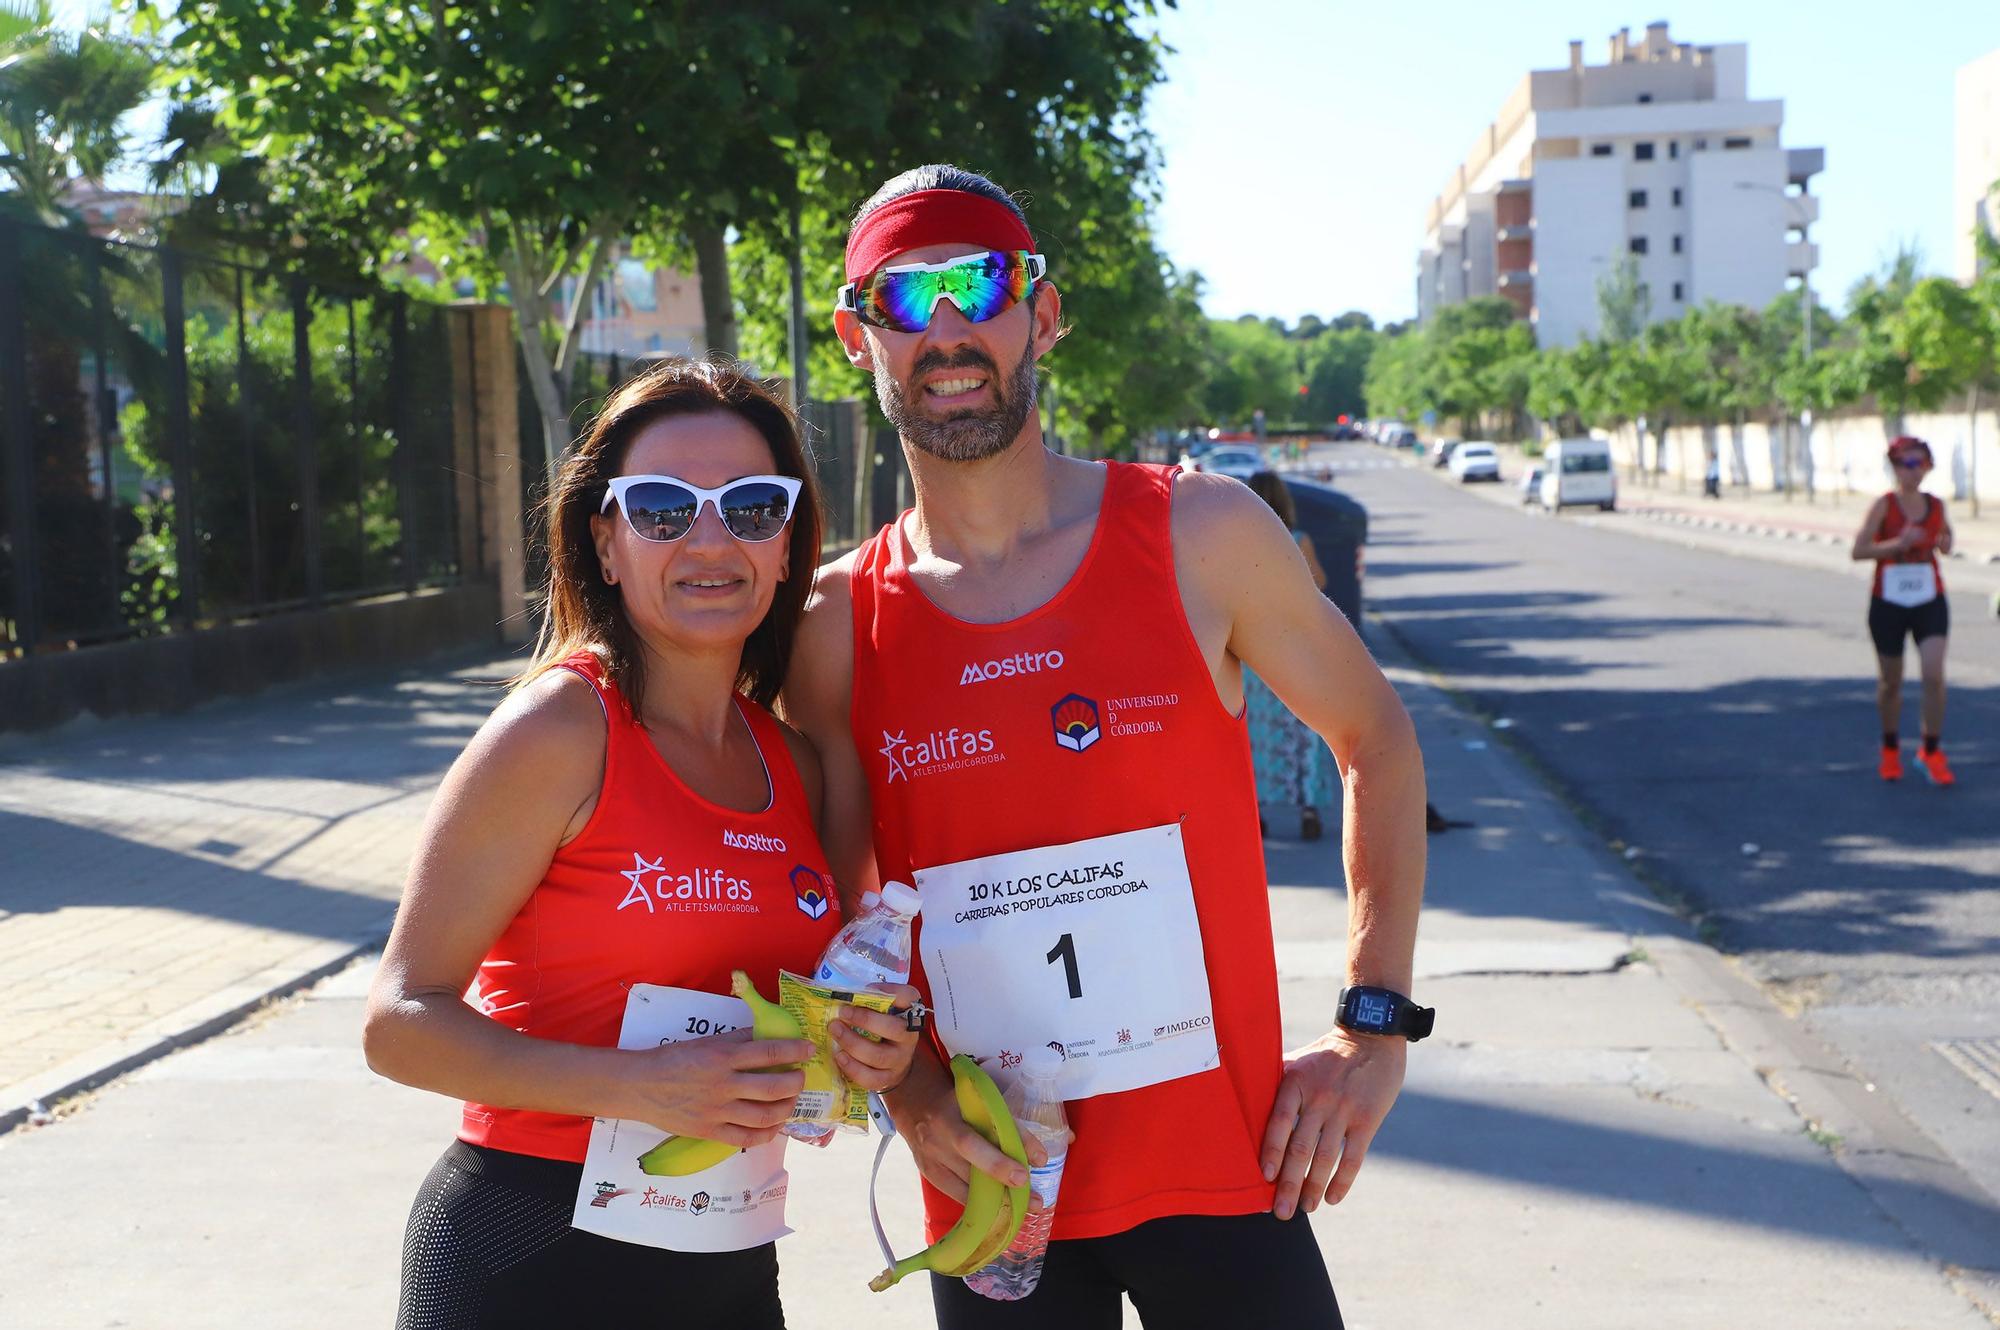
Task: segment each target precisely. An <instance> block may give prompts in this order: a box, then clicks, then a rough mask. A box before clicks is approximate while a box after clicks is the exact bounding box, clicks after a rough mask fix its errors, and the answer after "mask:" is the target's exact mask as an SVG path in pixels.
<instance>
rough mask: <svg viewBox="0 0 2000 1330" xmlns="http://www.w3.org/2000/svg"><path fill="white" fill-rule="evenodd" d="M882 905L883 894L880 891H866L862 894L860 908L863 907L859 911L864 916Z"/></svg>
mask: <svg viewBox="0 0 2000 1330" xmlns="http://www.w3.org/2000/svg"><path fill="white" fill-rule="evenodd" d="M881 903H882V893H881V892H879V891H864V892H862V893H861V900H860V907H861V908H860V911H859V912H860V913H862V914H866V913H868V912H869V911H870V910H872V909H874V908H875V907H876V906H878V905H880V904H881Z"/></svg>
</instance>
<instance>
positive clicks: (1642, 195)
mask: <svg viewBox="0 0 2000 1330" xmlns="http://www.w3.org/2000/svg"><path fill="white" fill-rule="evenodd" d="M1625 202H1626V203H1627V204H1629V205H1631V206H1632V207H1634V208H1643V207H1645V206H1646V191H1645V190H1643V189H1635V190H1633V191H1632V192H1631V193H1629V194H1627V195H1626V196H1625Z"/></svg>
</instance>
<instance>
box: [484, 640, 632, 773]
mask: <svg viewBox="0 0 2000 1330" xmlns="http://www.w3.org/2000/svg"><path fill="white" fill-rule="evenodd" d="M604 706H605V704H604V701H603V698H602V696H601V695H600V694H599V693H598V691H597V689H596V688H595V687H594V686H593V685H592V684H591V682H590V681H589V680H588V679H586V678H584V677H583V676H582V675H580V674H578V673H577V672H576V671H575V670H571V669H565V668H562V667H560V666H558V667H555V668H552V669H548V670H544V671H543V672H542V673H541V674H539V675H536V676H535V677H534V678H533V679H530V680H528V681H527V682H526V683H523V684H521V685H520V686H518V687H516V688H515V689H514V691H513V692H511V693H509V694H508V695H507V697H506V698H505V699H504V700H503V701H502V702H501V703H500V705H499V706H497V707H495V708H494V709H493V714H492V715H491V716H489V717H487V719H486V724H485V725H483V726H481V727H480V732H479V746H480V747H481V748H482V749H483V750H484V755H486V756H490V757H494V758H498V759H501V760H504V761H509V762H517V761H518V762H521V763H523V764H524V765H525V766H527V768H528V769H530V770H533V769H536V766H537V765H539V766H540V769H542V770H543V771H544V772H554V773H560V772H561V771H562V770H563V769H565V768H567V767H569V766H572V765H574V766H577V767H579V768H588V769H590V770H591V771H593V772H594V771H595V770H596V769H597V768H598V767H599V766H601V765H602V763H603V760H604V758H603V754H604V744H605V710H604Z"/></svg>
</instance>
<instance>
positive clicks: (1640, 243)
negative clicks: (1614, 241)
mask: <svg viewBox="0 0 2000 1330" xmlns="http://www.w3.org/2000/svg"><path fill="white" fill-rule="evenodd" d="M1625 248H1627V249H1629V250H1631V251H1632V252H1633V253H1634V254H1644V253H1645V252H1646V237H1644V236H1633V237H1632V238H1631V239H1630V240H1628V241H1626V242H1625Z"/></svg>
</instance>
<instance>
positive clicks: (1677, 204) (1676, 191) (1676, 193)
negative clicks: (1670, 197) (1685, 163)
mask: <svg viewBox="0 0 2000 1330" xmlns="http://www.w3.org/2000/svg"><path fill="white" fill-rule="evenodd" d="M1674 206H1675V207H1676V208H1678V207H1680V206H1681V187H1680V186H1679V185H1675V186H1674Z"/></svg>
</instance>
